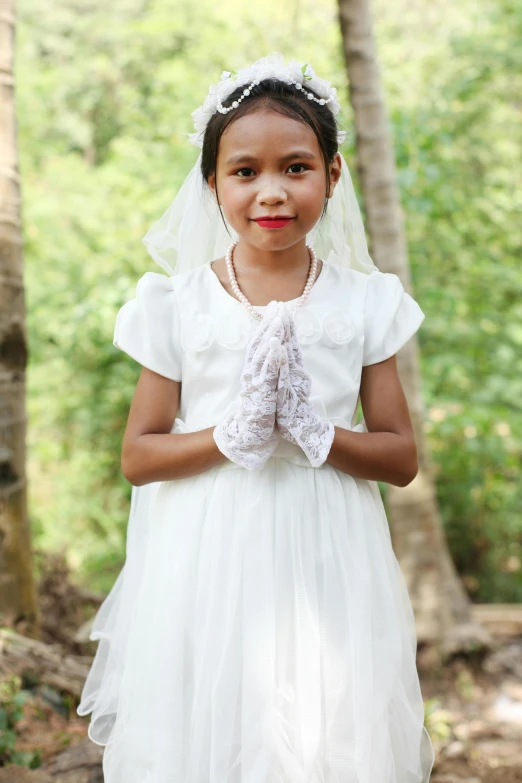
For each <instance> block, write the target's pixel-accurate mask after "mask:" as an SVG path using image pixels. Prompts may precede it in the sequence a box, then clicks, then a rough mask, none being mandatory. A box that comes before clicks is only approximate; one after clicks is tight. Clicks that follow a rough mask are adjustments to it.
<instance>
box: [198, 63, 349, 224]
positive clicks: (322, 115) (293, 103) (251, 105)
mask: <svg viewBox="0 0 522 783" xmlns="http://www.w3.org/2000/svg"><path fill="white" fill-rule="evenodd" d="M245 87H246V85H244V84H243V85H240V86H239V87H237V88H236V89H235V90H234V92H233V93H232V94H231V95H230V96H229V97H228V99H227V101H226V102H225V103H224V104H223V105H225V104H226V105H227V106H230V105H231V104H232V102H233V101H235V100H237V99H238V98H240V97H241V96H242V95H243V90H244V89H245ZM249 89H250V95H249V96H248V97H246V98H245V99H244V100H243V101H241V103H240V104H239V106H238V107H237V108H236V109H233V110H232V111H230V112H227V113H226V114H221V113H220V112H216V113H215V114H213V115H212V117H211V118H210V120H209V122H208V125H207V127H206V129H205V135H204V139H203V149H202V151H201V173H202V175H203V180H204V182H208V178H209V176H210V175H211V174H215V172H216V166H217V157H218V150H219V142H220V140H221V136H222V135H223V133H224V132H225V130H226V129H227V128H228V126H229V125H231V124H232V123H233V122H235V121H236V120H238V119H239V118H240V117H244V116H245V115H246V114H252V113H253V112H255V111H257V110H258V109H259V108H267V109H272V110H273V111H276V112H278V113H279V114H284V115H286V116H287V117H291V118H292V119H294V120H298V121H299V122H303V123H304V124H305V125H308V126H309V127H310V128H311V129H312V130H313V132H314V133H315V135H316V137H317V141H318V142H319V147H320V149H321V152H322V155H323V159H324V164H325V169H326V188H325V193H327V192H328V190H329V188H330V171H329V166H328V164H329V163H331V162H332V161H333V159H334V156H335V153H336V152H337V150H338V140H337V131H338V126H337V122H336V120H335V116H334V115H333V114H332V112H331V111H330V109H329V108H328V106H327V105H326V104H323V105H321V104H319V103H317V102H316V101H312V100H310V99H309V98H307V97H306V93H308V92H311V93H312V94H313V95H314V96H315V97H316V98H320V96H319V95H317V94H316V93H314V92H313V90H311V89H309V88H308V87H307V88H306V90H298V89H296V87H295V86H293V85H290V84H286V83H285V82H282V81H280V80H279V79H274V78H268V79H263V80H262V81H261V82H260V83H259V84H255V85H254V86H253V87H250V88H249ZM216 195H217V186H216ZM218 202H219V197H218ZM327 206H328V199H326V198H325V202H324V207H323V214H322V217H324V215H325V214H326V208H327ZM219 209H220V211H221V205H220V206H219ZM221 217H223V213H222V212H221ZM223 222H225V221H224V219H223Z"/></svg>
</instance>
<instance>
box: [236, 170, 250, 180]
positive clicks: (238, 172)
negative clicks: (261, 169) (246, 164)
mask: <svg viewBox="0 0 522 783" xmlns="http://www.w3.org/2000/svg"><path fill="white" fill-rule="evenodd" d="M242 171H248V172H250V174H253V173H254V170H253V169H248V168H244V169H238V170H237V171H236V172H235V173H236V175H240V178H241V179H243V178H244V177H249V176H250V174H245V175H242V174H241V172H242Z"/></svg>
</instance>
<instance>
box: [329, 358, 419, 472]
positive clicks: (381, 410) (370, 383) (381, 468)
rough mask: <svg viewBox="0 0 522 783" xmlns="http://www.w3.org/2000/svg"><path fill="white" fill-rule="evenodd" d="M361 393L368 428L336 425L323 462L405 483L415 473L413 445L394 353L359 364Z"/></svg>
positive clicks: (338, 467) (409, 421) (415, 464)
mask: <svg viewBox="0 0 522 783" xmlns="http://www.w3.org/2000/svg"><path fill="white" fill-rule="evenodd" d="M360 396H361V405H362V409H363V413H364V420H365V422H366V427H367V429H368V432H352V431H351V430H345V429H342V428H341V427H336V428H335V437H334V440H333V443H332V447H331V449H330V453H329V455H328V458H327V462H328V463H329V464H330V465H332V466H333V467H334V468H337V469H338V470H341V471H343V473H349V474H350V475H351V476H355V477H356V478H363V479H371V480H374V481H386V482H387V483H388V484H394V485H395V486H397V487H405V486H407V485H408V484H409V483H410V482H411V481H413V479H414V478H415V476H416V475H417V472H418V463H417V446H416V443H415V436H414V433H413V426H412V423H411V418H410V412H409V410H408V404H407V402H406V397H405V394H404V390H403V388H402V384H401V382H400V379H399V375H398V372H397V363H396V357H395V356H390V358H389V359H385V360H384V361H383V362H377V363H376V364H370V365H368V366H366V367H363V368H362V377H361V389H360Z"/></svg>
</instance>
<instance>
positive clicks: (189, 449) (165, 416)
mask: <svg viewBox="0 0 522 783" xmlns="http://www.w3.org/2000/svg"><path fill="white" fill-rule="evenodd" d="M180 389H181V383H179V382H178V381H172V380H170V379H169V378H165V377H163V375H158V373H155V372H152V370H148V369H147V368H146V367H143V368H142V371H141V375H140V378H139V381H138V384H137V386H136V391H135V392H134V397H133V400H132V404H131V407H130V411H129V418H128V421H127V427H126V429H125V434H124V436H123V444H122V451H121V471H122V473H123V475H124V476H125V478H126V479H127V481H130V483H131V484H134V486H137V487H139V486H142V485H143V484H149V483H151V482H153V481H170V480H171V479H177V478H186V477H187V476H194V475H196V474H197V473H202V472H203V471H205V470H209V469H210V468H213V467H214V466H215V465H218V464H219V463H221V462H224V461H225V460H226V457H225V456H224V455H223V454H222V453H221V452H220V451H219V449H218V447H217V446H216V444H215V442H214V438H213V437H212V433H213V431H214V427H209V428H208V429H205V430H200V431H199V432H188V433H175V434H172V433H171V432H170V430H171V428H172V425H173V423H174V419H175V418H176V414H177V412H178V406H179V397H180Z"/></svg>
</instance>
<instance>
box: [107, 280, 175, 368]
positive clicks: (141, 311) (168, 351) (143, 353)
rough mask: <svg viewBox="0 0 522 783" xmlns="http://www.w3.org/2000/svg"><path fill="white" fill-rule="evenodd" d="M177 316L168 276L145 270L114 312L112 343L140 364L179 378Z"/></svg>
mask: <svg viewBox="0 0 522 783" xmlns="http://www.w3.org/2000/svg"><path fill="white" fill-rule="evenodd" d="M179 334H180V317H179V311H178V306H177V299H176V292H175V291H174V288H173V287H172V282H171V279H170V278H169V277H166V276H165V275H161V274H158V273H157V272H146V273H145V274H144V275H143V277H141V278H140V279H139V280H138V284H137V286H136V296H135V298H134V299H131V300H130V301H129V302H126V303H125V304H124V305H123V307H122V308H121V309H120V311H119V312H118V315H117V316H116V326H115V328H114V339H113V344H114V345H115V346H116V348H119V349H120V350H121V351H125V353H128V354H129V356H132V358H133V359H135V360H136V361H137V362H139V364H141V365H142V366H143V367H147V368H148V369H149V370H152V371H153V372H157V373H158V374H159V375H163V376H165V378H170V379H171V380H173V381H181V349H180V341H179Z"/></svg>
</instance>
